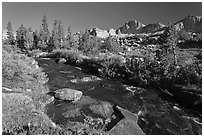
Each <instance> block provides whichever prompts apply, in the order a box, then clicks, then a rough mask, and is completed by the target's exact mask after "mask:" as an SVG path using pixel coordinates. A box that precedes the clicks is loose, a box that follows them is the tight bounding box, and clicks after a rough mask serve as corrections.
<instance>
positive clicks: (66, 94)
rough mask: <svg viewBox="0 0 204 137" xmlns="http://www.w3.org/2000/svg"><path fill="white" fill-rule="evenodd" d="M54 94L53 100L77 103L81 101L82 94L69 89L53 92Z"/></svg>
mask: <svg viewBox="0 0 204 137" xmlns="http://www.w3.org/2000/svg"><path fill="white" fill-rule="evenodd" d="M54 92H55V95H54V96H55V98H56V99H61V100H66V101H77V100H80V99H81V96H82V92H81V91H78V90H75V89H69V88H63V89H59V90H56V91H54Z"/></svg>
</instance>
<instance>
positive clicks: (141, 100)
mask: <svg viewBox="0 0 204 137" xmlns="http://www.w3.org/2000/svg"><path fill="white" fill-rule="evenodd" d="M37 61H38V62H39V65H40V66H41V67H42V68H43V69H44V72H46V73H47V75H48V78H49V82H48V84H49V87H50V89H51V91H54V90H57V89H60V88H73V89H77V90H80V91H83V95H85V96H90V97H91V98H93V99H96V100H102V101H108V102H111V103H113V104H116V105H118V106H120V107H122V108H124V109H128V110H129V111H131V112H133V113H136V114H138V113H140V115H139V120H138V124H139V126H140V127H141V128H142V130H143V131H144V132H145V133H146V134H171V135H172V134H202V124H201V122H202V118H201V116H199V115H197V113H194V112H192V110H190V109H188V108H186V107H184V106H181V105H179V104H178V103H176V102H175V100H174V99H173V98H172V97H171V96H169V95H166V94H163V93H162V92H161V91H159V90H157V89H151V88H148V89H138V90H133V91H132V92H131V91H128V90H127V89H126V87H127V85H124V84H123V83H122V82H120V81H112V80H108V79H102V80H101V81H92V82H79V83H72V82H70V81H71V80H72V79H76V78H82V77H85V76H91V75H90V74H87V73H83V72H82V71H80V70H79V69H77V68H75V67H73V66H69V65H64V64H56V63H55V61H54V60H52V59H50V60H43V59H37ZM49 72H50V73H49ZM70 72H71V73H70ZM74 108H75V107H74V106H73V105H69V103H67V102H62V101H54V102H52V103H50V104H48V105H47V113H48V115H49V117H51V118H52V120H53V121H54V122H55V123H57V124H67V122H68V121H83V119H84V117H83V116H82V115H80V114H75V117H72V118H66V117H65V116H64V113H65V112H66V111H67V110H69V111H70V110H72V109H74ZM82 110H83V112H84V113H87V114H91V111H90V110H89V109H88V108H86V107H84V108H82ZM93 117H94V116H93ZM95 117H98V116H97V115H95ZM116 121H117V120H116Z"/></svg>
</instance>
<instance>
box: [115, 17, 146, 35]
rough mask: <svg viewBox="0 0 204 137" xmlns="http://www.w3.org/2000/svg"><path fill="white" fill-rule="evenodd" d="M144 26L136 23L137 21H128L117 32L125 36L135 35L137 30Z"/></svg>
mask: <svg viewBox="0 0 204 137" xmlns="http://www.w3.org/2000/svg"><path fill="white" fill-rule="evenodd" d="M144 26H145V25H144V24H142V23H141V22H138V21H137V20H130V21H128V22H126V23H125V24H124V25H123V26H122V27H120V28H118V30H117V32H121V33H127V34H131V33H136V31H137V30H138V29H140V28H141V27H144Z"/></svg>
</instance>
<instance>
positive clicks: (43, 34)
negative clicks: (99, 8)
mask: <svg viewBox="0 0 204 137" xmlns="http://www.w3.org/2000/svg"><path fill="white" fill-rule="evenodd" d="M6 42H7V43H9V44H11V45H16V46H17V47H19V48H20V49H21V50H22V51H24V52H25V51H28V50H33V49H39V50H42V51H46V52H51V51H53V50H54V49H62V48H66V49H76V50H81V51H83V52H84V53H87V54H93V53H96V52H98V51H99V49H107V50H109V51H110V52H111V51H115V50H116V52H117V51H118V50H119V48H120V46H119V45H118V44H119V43H118V42H117V41H116V39H115V38H114V37H109V38H107V39H106V40H104V41H103V40H102V39H101V38H98V37H96V36H93V35H90V31H89V30H88V29H86V30H85V32H80V33H76V34H73V33H72V29H71V27H70V26H69V27H68V28H67V29H66V31H65V29H64V26H63V24H62V21H61V20H54V23H53V29H52V30H51V31H50V30H49V27H48V23H47V17H46V15H44V16H43V18H42V24H41V27H40V30H39V31H38V30H33V29H32V27H29V28H26V27H25V26H24V25H23V24H21V25H20V27H19V28H18V29H17V31H16V37H14V33H13V28H12V24H11V22H10V21H9V22H8V24H7V39H6Z"/></svg>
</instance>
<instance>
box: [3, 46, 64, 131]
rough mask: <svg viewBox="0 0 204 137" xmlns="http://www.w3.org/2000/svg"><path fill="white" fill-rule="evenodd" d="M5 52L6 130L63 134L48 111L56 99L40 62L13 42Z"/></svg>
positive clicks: (4, 48)
mask: <svg viewBox="0 0 204 137" xmlns="http://www.w3.org/2000/svg"><path fill="white" fill-rule="evenodd" d="M2 55H3V60H2V134H59V132H61V131H62V130H61V129H60V127H58V126H56V125H55V124H54V123H53V122H52V121H51V120H50V119H49V118H48V117H47V115H46V114H45V113H44V106H45V105H46V104H47V103H49V102H51V101H52V99H51V98H50V97H49V96H46V93H47V92H49V89H48V87H46V85H45V83H46V82H47V80H48V79H47V78H46V75H45V73H43V72H42V69H41V68H39V66H38V63H37V62H36V61H35V60H34V59H32V58H30V57H27V56H26V55H24V54H22V53H20V51H19V50H18V49H14V48H13V47H12V46H10V45H3V54H2ZM64 133H65V131H64ZM66 134H67V133H66Z"/></svg>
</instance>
